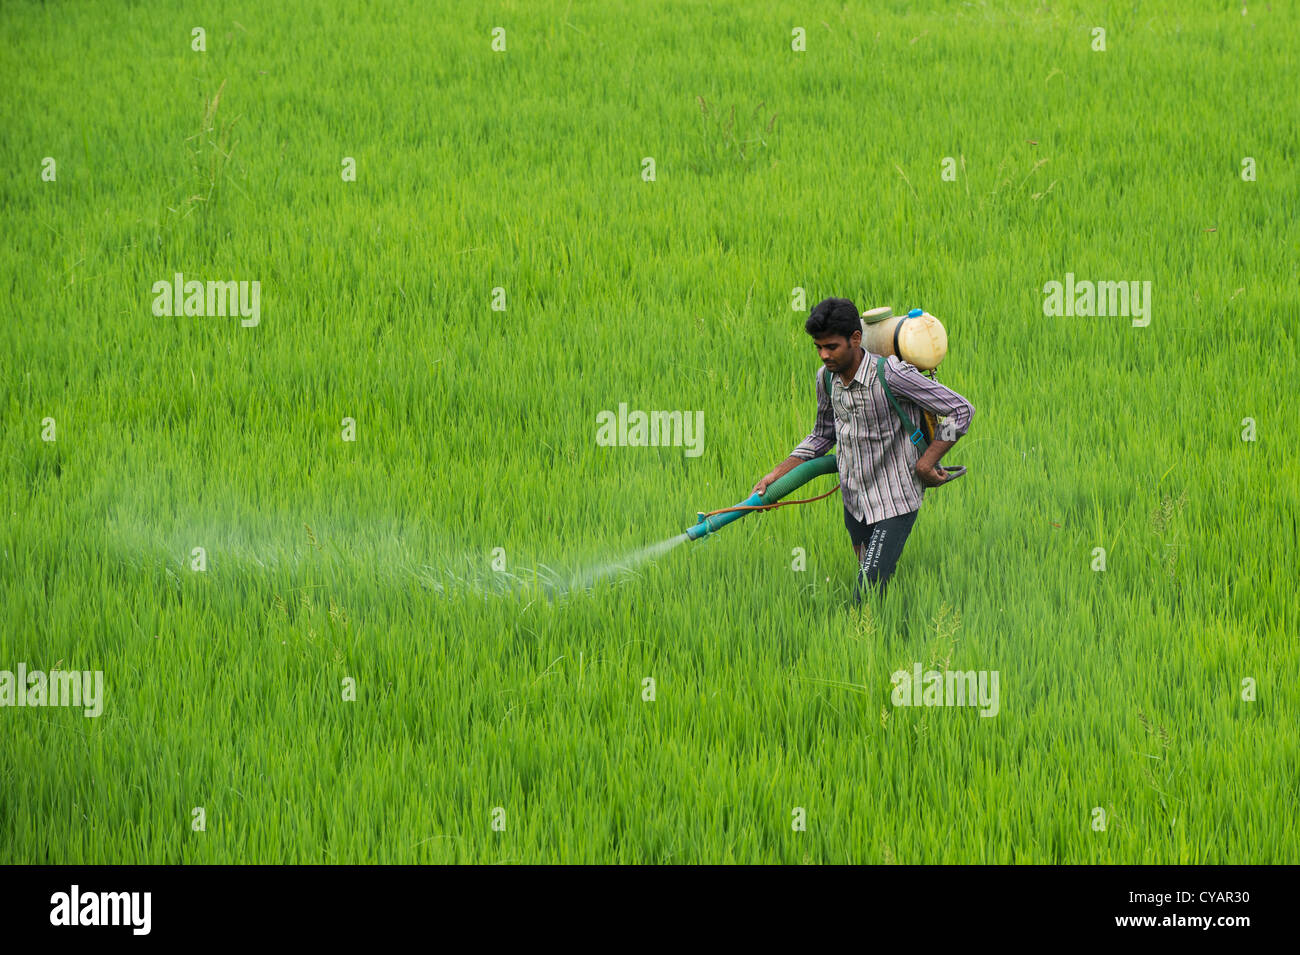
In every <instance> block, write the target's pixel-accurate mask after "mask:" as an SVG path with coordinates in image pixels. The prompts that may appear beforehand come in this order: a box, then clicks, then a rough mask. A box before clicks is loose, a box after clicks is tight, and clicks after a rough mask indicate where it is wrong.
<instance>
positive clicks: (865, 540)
mask: <svg viewBox="0 0 1300 955" xmlns="http://www.w3.org/2000/svg"><path fill="white" fill-rule="evenodd" d="M918 513H919V512H918V511H911V512H909V513H907V514H899V515H898V516H897V517H887V518H885V519H884V520H883V521H876V522H875V523H874V524H864V523H862V522H861V521H859V520H858V519H857V518H855V517H854V516H853V515H852V514H850V513H849V509H848V508H847V507H846V508H845V509H844V526H845V527H846V528H848V531H849V537H850V538H851V539H852V540H853V546H854V549H855V550H859V551H860V557H859V562H858V582H857V585H856V586H855V587H854V588H853V602H854V603H860V602H861V601H862V593H863V590H864V587H865V589H875V590H876V592H877V593H879V594H880V596H882V597H883V596H884V595H885V585H886V584H887V583H888V582H889V578H890V577H891V576H893V573H894V568H895V567H896V566H897V565H898V558H899V556H900V555H901V554H902V553H903V545H904V544H905V543H907V535H908V534H910V533H911V532H912V525H913V524H914V523H916V515H917V514H918ZM859 545H862V546H861V547H859Z"/></svg>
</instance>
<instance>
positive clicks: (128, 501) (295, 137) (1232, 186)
mask: <svg viewBox="0 0 1300 955" xmlns="http://www.w3.org/2000/svg"><path fill="white" fill-rule="evenodd" d="M196 28H201V29H202V31H203V32H202V33H201V34H197V35H196V34H195V33H194V32H193V31H194V30H195V29H196ZM1098 28H1100V29H1101V30H1103V31H1104V33H1101V34H1099V33H1097V32H1096V31H1097V29H1098ZM0 36H2V42H0V71H2V72H3V75H4V76H5V77H6V78H7V81H8V90H7V95H6V96H5V97H4V98H3V101H0V118H2V119H3V122H2V124H0V130H2V133H0V165H2V167H3V172H4V176H3V180H2V181H0V216H2V222H3V230H4V235H5V238H6V241H5V243H4V246H3V250H2V251H0V303H2V304H3V307H4V312H5V319H4V321H3V323H2V324H0V341H2V347H0V435H2V437H3V448H4V453H3V455H2V456H0V491H2V493H3V497H4V504H5V506H4V508H3V521H2V522H0V538H2V540H0V612H2V614H3V622H4V625H3V629H2V630H0V671H2V672H0V704H4V705H2V706H0V862H4V863H57V864H71V863H76V864H83V863H150V864H161V863H190V864H209V863H372V862H373V863H507V864H523V863H670V864H673V863H746V864H753V863H763V864H766V863H868V864H877V863H1072V864H1117V863H1125V864H1130V863H1294V862H1297V861H1300V833H1298V831H1297V828H1296V827H1295V826H1294V824H1293V822H1294V817H1295V807H1296V805H1297V802H1298V801H1300V636H1298V633H1300V612H1298V607H1300V599H1297V591H1298V589H1300V587H1298V585H1300V580H1298V573H1297V570H1298V568H1300V553H1298V549H1297V518H1296V514H1297V512H1300V478H1297V474H1298V473H1300V472H1298V471H1297V465H1296V462H1295V460H1294V452H1295V448H1296V446H1297V439H1300V425H1298V424H1297V420H1298V419H1297V416H1296V414H1295V409H1294V406H1293V405H1294V403H1293V397H1294V394H1295V392H1296V387H1297V382H1300V362H1298V360H1297V324H1296V316H1297V314H1298V313H1300V216H1297V209H1298V208H1300V206H1298V200H1297V196H1300V173H1298V171H1297V169H1298V167H1297V164H1298V163H1300V150H1298V148H1297V143H1296V137H1295V121H1296V115H1297V94H1296V91H1295V87H1294V82H1293V81H1294V76H1295V72H1296V68H1297V65H1298V64H1297V57H1298V52H1297V51H1300V12H1298V11H1297V9H1296V8H1295V7H1293V6H1292V5H1290V4H1286V3H1279V2H1276V0H1275V2H1273V3H1271V4H1265V3H1256V2H1250V3H1249V4H1248V5H1246V7H1243V5H1242V4H1241V3H1240V2H1222V3H1209V4H1203V5H1201V4H1198V5H1193V4H1186V3H1179V2H1174V0H1165V2H1157V3H1148V2H1141V3H1131V2H1123V3H1120V2H1115V3H1107V2H1098V3H1052V4H1043V3H1030V2H1023V3H1022V2H1016V3H1011V2H996V0H981V2H970V3H943V2H937V0H935V2H915V3H911V2H907V3H905V2H887V3H881V4H868V5H862V6H861V8H859V7H858V5H854V4H838V3H811V4H807V5H802V6H795V7H791V6H789V5H785V4H778V3H774V2H770V0H760V2H755V3H746V4H734V5H732V4H706V3H691V2H672V3H639V2H627V0H610V2H608V3H599V4H594V3H573V2H569V0H564V2H560V0H555V2H548V3H536V4H533V3H530V4H523V3H514V2H509V3H501V2H490V3H485V4H479V5H475V4H453V3H445V2H443V3H433V4H425V3H414V2H409V0H398V2H394V3H387V4H382V5H374V6H372V7H366V8H358V7H354V6H350V5H349V6H344V5H342V4H339V5H334V4H330V3H321V2H288V0H267V2H264V3H257V4H242V5H240V4H237V5H234V6H231V5H217V4H200V5H198V6H194V5H186V4H180V3H176V2H173V0H162V2H159V3H120V2H115V3H102V4H94V5H91V4H74V3H36V2H30V0H15V2H11V3H5V4H4V5H3V8H2V9H0ZM1099 43H1100V46H1099ZM196 47H201V49H199V48H196ZM178 275H179V276H181V278H180V279H177V276H178ZM191 282H197V283H200V285H199V286H196V287H197V288H198V289H199V291H198V292H193V293H192V292H191V289H190V288H189V287H188V286H187V283H191ZM254 282H256V283H257V286H256V288H257V296H258V297H257V299H256V308H255V309H254V308H252V301H253V299H252V294H253V292H252V289H253V285H252V284H251V283H254ZM1053 282H1056V283H1061V284H1062V285H1065V284H1066V283H1071V284H1072V285H1073V287H1075V288H1077V287H1079V283H1085V282H1086V283H1096V284H1098V287H1101V283H1124V285H1125V287H1126V288H1127V287H1129V283H1138V285H1137V286H1136V287H1137V288H1145V289H1147V290H1149V291H1148V292H1147V294H1146V296H1145V300H1144V307H1146V308H1147V314H1146V315H1136V314H1135V315H1127V314H1113V313H1110V314H1101V311H1103V309H1101V308H1100V307H1098V306H1097V303H1096V302H1091V301H1090V300H1091V296H1089V301H1088V302H1084V303H1083V307H1071V308H1069V309H1068V312H1069V314H1048V313H1049V312H1050V311H1052V309H1051V307H1050V302H1049V293H1048V288H1049V285H1050V283H1053ZM209 283H211V284H209ZM229 283H234V284H229ZM238 283H244V285H242V286H241V285H239V284H238ZM1142 283H1149V285H1143V284H1142ZM245 287H247V290H248V295H247V296H244V297H243V298H241V303H242V305H243V306H245V309H244V311H242V312H241V311H239V310H238V309H236V308H234V307H233V302H234V301H235V293H236V292H241V291H243V289H244V288H245ZM178 293H179V294H178ZM828 297H846V298H850V299H852V300H853V302H854V303H855V304H856V306H857V307H858V308H859V309H860V310H866V309H868V308H871V307H873V306H879V305H890V306H892V307H893V308H894V309H895V311H906V310H907V309H909V308H913V307H923V308H924V309H926V311H928V312H929V313H932V314H933V315H935V316H937V317H938V318H939V319H940V320H941V321H942V322H943V323H944V326H945V327H946V329H947V332H948V336H949V350H948V357H947V358H946V360H945V361H944V363H943V365H942V366H941V367H940V368H939V370H938V375H939V379H940V381H941V382H943V383H944V384H945V385H947V386H948V387H950V388H952V389H954V390H956V391H957V392H959V393H960V394H962V395H964V396H965V397H966V398H967V399H969V401H970V402H971V404H972V405H973V406H974V408H975V414H974V419H973V422H972V424H971V426H970V430H969V432H968V434H967V435H966V436H965V437H964V438H962V440H960V441H959V442H958V444H957V445H956V447H955V448H953V449H952V450H951V451H950V452H949V453H948V455H947V457H946V458H945V463H946V464H961V465H964V466H966V467H967V468H968V469H969V473H968V474H967V475H966V476H965V477H964V478H962V479H961V480H959V481H956V482H954V483H952V484H951V486H948V487H943V488H937V489H933V490H930V491H929V492H928V493H927V494H926V495H925V504H924V506H923V507H922V509H921V512H920V516H919V518H918V520H917V523H916V526H915V529H914V530H913V532H912V535H911V537H910V538H909V540H908V543H907V546H906V549H905V550H904V553H903V556H902V559H901V561H900V563H899V566H898V571H897V574H896V576H895V578H894V579H893V580H892V581H891V583H890V589H889V591H888V593H887V595H886V596H885V598H884V599H883V600H877V599H874V598H873V599H871V600H868V601H866V602H864V603H863V604H862V605H861V606H857V605H855V604H854V602H853V600H852V591H853V587H854V583H855V578H856V574H857V563H856V558H855V556H854V553H853V551H852V549H851V547H850V543H849V538H848V535H847V533H846V532H845V529H844V523H843V509H842V506H841V503H840V497H839V495H838V494H836V495H832V496H831V497H829V498H826V499H824V500H820V501H817V502H815V503H809V504H803V505H798V506H792V507H782V508H780V509H778V510H775V511H773V512H771V513H765V514H759V515H752V516H747V517H745V518H744V519H742V520H740V521H738V522H736V523H734V524H731V525H730V526H728V527H726V528H724V529H721V530H719V531H717V532H716V533H714V534H711V535H709V536H707V537H705V538H704V539H703V540H700V541H692V542H688V543H681V544H679V545H678V546H671V543H672V540H671V539H672V538H674V537H675V536H677V535H680V534H681V533H682V532H683V531H684V530H685V529H686V528H687V527H689V526H690V525H692V524H694V523H695V521H696V514H697V512H705V511H711V510H715V509H718V508H724V507H728V506H730V505H733V504H736V503H737V502H739V501H741V500H743V499H744V498H745V497H746V496H747V495H748V494H749V493H750V488H751V487H752V486H753V485H754V482H755V481H756V480H757V479H758V478H760V477H761V476H762V475H764V474H766V473H767V472H768V471H769V470H770V469H771V468H772V467H773V465H775V464H776V463H778V462H779V461H781V460H782V459H783V458H784V457H785V456H786V455H787V454H788V453H789V452H790V450H791V449H792V448H794V447H795V445H797V444H798V443H799V442H800V441H801V440H802V439H803V438H804V436H805V435H807V434H808V432H809V431H810V430H811V427H812V424H813V419H814V413H815V410H816V403H815V394H814V381H815V375H816V373H817V370H818V367H819V363H818V360H817V354H816V351H815V348H814V347H813V344H812V342H811V339H810V338H809V336H808V335H807V334H806V333H805V331H804V326H803V323H804V321H805V319H806V318H807V317H808V313H809V310H810V309H811V308H812V307H813V306H814V305H815V304H816V303H817V302H819V301H821V300H822V299H824V298H828ZM1103 298H1104V296H1103V295H1101V294H1098V296H1097V302H1100V301H1101V300H1102V299H1103ZM1114 302H1115V299H1112V305H1113V304H1114ZM1078 304H1079V303H1078V302H1076V301H1074V300H1071V306H1077V305H1078ZM1129 304H1130V306H1132V305H1133V302H1130V303H1129ZM1090 311H1091V312H1092V314H1089V312H1090ZM1111 311H1112V312H1113V309H1112V310H1111ZM1288 396H1292V397H1288ZM620 405H625V406H626V408H628V409H632V410H634V411H635V410H640V411H643V412H646V413H651V412H656V411H666V412H674V411H675V412H681V413H682V414H681V417H682V420H690V421H697V420H698V421H700V422H702V429H701V430H699V431H698V432H697V433H696V434H695V435H694V437H695V439H696V441H697V443H696V445H695V446H693V447H692V446H690V443H689V442H688V441H686V440H685V438H683V440H682V441H662V442H659V443H658V444H657V445H652V446H633V445H632V444H629V443H622V444H618V443H616V444H613V445H612V446H611V445H610V444H609V442H602V441H598V434H597V422H598V417H599V416H600V415H601V414H602V412H613V413H615V414H617V413H618V411H619V408H620ZM832 487H834V478H833V476H832V477H822V478H818V479H817V480H816V482H815V483H809V484H808V485H807V486H806V487H805V488H803V489H802V490H801V492H799V493H796V494H795V495H794V497H796V498H801V497H810V496H814V495H816V494H821V493H823V492H825V491H828V490H830V489H831V488H832ZM661 544H662V545H663V546H656V545H661ZM647 548H648V549H649V550H646V549H647ZM20 667H21V668H22V671H23V672H24V673H27V674H31V673H32V672H36V671H39V672H40V673H43V674H52V673H53V672H54V671H63V672H74V671H75V672H84V673H87V674H89V673H98V674H100V679H101V680H102V694H101V696H100V698H99V700H98V702H97V704H96V705H97V706H98V707H99V709H100V712H99V713H98V714H97V715H93V716H90V715H87V713H88V712H89V709H90V708H91V707H90V706H89V705H88V703H87V699H86V698H83V699H82V700H81V705H52V704H53V702H55V701H54V699H53V692H52V688H53V686H54V679H53V677H52V676H51V677H49V678H48V682H47V685H46V690H47V693H46V699H45V700H44V701H41V700H40V697H39V696H37V697H35V698H33V697H32V695H31V689H32V687H31V685H30V684H26V685H25V684H24V682H23V681H20V679H19V677H18V674H19V670H20ZM914 668H920V670H923V671H926V672H934V673H938V674H939V675H940V678H941V679H946V677H945V676H944V675H945V674H948V673H958V672H961V673H969V672H975V673H981V674H990V673H996V674H997V681H998V682H997V687H998V701H997V706H996V713H989V714H988V715H987V716H986V715H981V711H980V709H979V708H978V707H976V706H971V705H955V704H954V705H943V706H930V705H921V706H903V705H897V700H896V681H895V678H894V675H895V674H896V673H898V672H900V671H902V672H905V673H911V672H913V671H914ZM6 673H8V674H11V676H10V677H6V676H5V674H6ZM87 680H88V681H89V680H90V678H89V677H87ZM91 685H92V683H90V682H87V683H85V684H81V686H82V688H83V690H85V689H86V688H88V687H90V686H91ZM65 689H66V684H65ZM24 691H26V694H27V695H26V696H25V697H24ZM86 692H89V691H88V690H86ZM20 699H24V700H25V702H24V703H23V705H20V704H19V700H20ZM65 702H66V695H65ZM959 702H960V701H959Z"/></svg>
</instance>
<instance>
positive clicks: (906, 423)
mask: <svg viewBox="0 0 1300 955" xmlns="http://www.w3.org/2000/svg"><path fill="white" fill-rule="evenodd" d="M876 377H877V378H879V379H880V387H881V388H883V389H885V397H886V398H888V399H889V403H890V404H891V405H893V406H894V413H895V414H897V415H898V420H899V421H901V422H903V427H904V428H906V429H907V438H908V440H909V441H911V442H912V443H913V444H914V445H916V447H917V450H918V451H922V452H924V451H925V449H926V448H927V447H929V446H930V442H928V441H926V440H925V434H924V433H923V432H922V431H921V429H920V428H918V427H917V426H916V425H914V424H912V419H911V418H909V417H908V416H907V415H905V414H903V409H902V408H900V407H899V406H898V402H897V401H895V400H894V393H893V392H892V391H891V390H890V389H889V383H888V382H887V381H885V356H884V355H881V356H880V357H879V358H878V359H876Z"/></svg>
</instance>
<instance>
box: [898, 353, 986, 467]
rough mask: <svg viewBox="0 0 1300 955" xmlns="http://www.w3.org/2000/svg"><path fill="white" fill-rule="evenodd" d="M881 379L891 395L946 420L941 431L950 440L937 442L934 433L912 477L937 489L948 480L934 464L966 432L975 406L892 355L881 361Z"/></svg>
mask: <svg viewBox="0 0 1300 955" xmlns="http://www.w3.org/2000/svg"><path fill="white" fill-rule="evenodd" d="M885 378H886V380H887V381H888V382H889V387H890V390H891V391H893V392H894V394H897V395H902V396H903V397H904V398H907V399H909V400H911V401H912V402H914V403H915V404H917V405H919V406H920V407H922V408H924V409H925V410H926V411H929V412H931V413H933V414H936V415H939V416H940V417H946V418H948V420H947V421H946V422H944V425H943V428H942V429H941V431H942V432H943V433H951V434H953V435H954V437H953V439H952V440H951V441H941V440H939V436H938V435H937V434H936V435H935V440H934V441H931V442H930V446H929V447H928V448H926V449H925V453H924V454H922V455H921V456H920V457H919V458H918V459H917V461H916V476H917V477H918V478H920V479H921V483H922V484H924V485H925V486H926V487H937V486H938V485H940V484H943V483H944V482H945V481H950V480H951V478H950V477H948V476H946V475H945V474H944V473H943V472H941V471H938V470H937V469H936V467H935V465H937V464H938V463H939V461H940V460H941V459H942V458H943V456H944V455H945V454H946V453H947V452H948V449H949V448H951V447H952V446H953V445H954V444H956V443H957V441H958V440H959V439H960V438H961V436H962V435H964V434H965V433H966V432H967V430H969V428H970V423H971V419H972V418H973V417H975V407H974V406H973V405H972V404H971V403H970V402H969V401H967V400H966V399H965V398H963V397H962V396H961V395H959V394H957V392H955V391H953V390H952V389H951V388H947V387H944V386H943V385H941V384H939V383H938V382H937V381H934V380H933V379H930V378H927V377H926V376H925V375H923V374H921V373H920V372H919V371H917V369H916V368H915V367H914V366H912V365H909V364H907V363H906V362H903V361H900V360H899V359H897V358H895V357H892V356H891V357H890V358H889V360H888V361H886V362H885ZM918 424H919V422H918Z"/></svg>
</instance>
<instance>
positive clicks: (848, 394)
mask: <svg viewBox="0 0 1300 955" xmlns="http://www.w3.org/2000/svg"><path fill="white" fill-rule="evenodd" d="M878 357H879V356H878V355H873V354H872V353H871V352H865V353H864V355H863V356H862V364H861V365H859V366H858V371H857V374H855V375H854V376H853V379H852V380H851V381H850V382H849V384H848V386H847V387H845V385H844V382H843V381H841V380H840V376H839V375H835V374H832V375H831V392H832V394H831V395H830V396H829V397H828V396H827V394H826V389H825V386H824V378H825V374H824V372H825V370H826V369H825V366H822V367H820V368H818V369H817V421H816V423H815V424H814V425H813V429H812V433H811V434H809V435H808V437H806V438H804V439H803V441H802V442H801V443H800V444H799V446H798V447H797V448H795V449H794V450H793V451H791V452H790V455H791V456H792V457H796V458H803V459H804V460H808V459H810V458H817V457H821V456H822V455H823V454H825V453H826V452H827V451H829V450H830V449H831V448H832V447H835V449H836V459H837V462H838V464H839V472H840V493H841V495H842V496H843V498H844V506H845V508H847V509H848V511H849V513H850V514H852V515H853V516H854V517H855V518H857V519H858V520H859V521H861V522H862V523H864V524H874V523H875V522H876V521H883V520H885V519H886V518H890V517H897V516H898V515H899V514H908V513H910V512H912V511H915V510H917V509H918V508H919V507H920V506H921V495H922V494H924V493H925V485H924V484H922V483H921V479H920V478H918V477H917V476H916V461H917V458H919V457H920V451H919V450H918V449H917V447H916V445H914V444H913V443H912V442H911V441H910V440H908V437H907V435H906V434H905V433H904V432H903V423H902V422H901V421H899V420H898V414H897V413H896V412H895V411H894V408H893V406H892V405H891V404H890V403H889V399H888V398H886V397H885V390H884V389H883V388H882V387H880V380H879V379H878V378H877V377H876V359H877V358H878ZM885 380H886V381H888V382H889V388H890V390H891V391H892V392H893V393H894V398H895V400H896V401H897V402H898V406H899V407H900V408H902V409H903V413H904V414H906V415H907V416H908V417H909V418H911V419H912V423H913V424H915V425H920V424H921V412H920V410H919V408H918V407H917V406H918V405H919V406H920V407H921V408H925V409H926V410H927V411H931V412H933V413H934V414H935V415H937V416H939V417H944V416H948V422H947V424H946V425H945V427H944V429H943V430H942V431H941V432H940V431H939V430H938V429H936V434H935V437H936V438H939V436H940V434H943V435H945V436H947V435H949V434H950V433H951V435H952V437H949V438H948V440H956V438H957V437H959V436H961V435H963V434H965V433H966V429H967V428H969V427H970V422H971V418H972V417H973V416H974V414H975V408H974V407H973V406H972V405H971V403H970V402H969V401H967V400H966V399H965V398H963V397H962V396H961V395H959V394H957V392H955V391H953V390H952V389H951V388H945V387H944V386H943V385H941V384H939V383H938V382H937V381H932V380H931V379H929V378H927V377H926V376H925V375H923V374H921V372H920V371H918V370H917V368H916V366H914V365H909V364H908V363H907V362H904V361H901V360H899V359H898V358H896V357H895V356H893V355H890V356H889V358H888V360H887V361H886V363H885ZM832 409H833V410H832ZM948 425H950V426H951V432H950V431H949V428H948Z"/></svg>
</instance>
